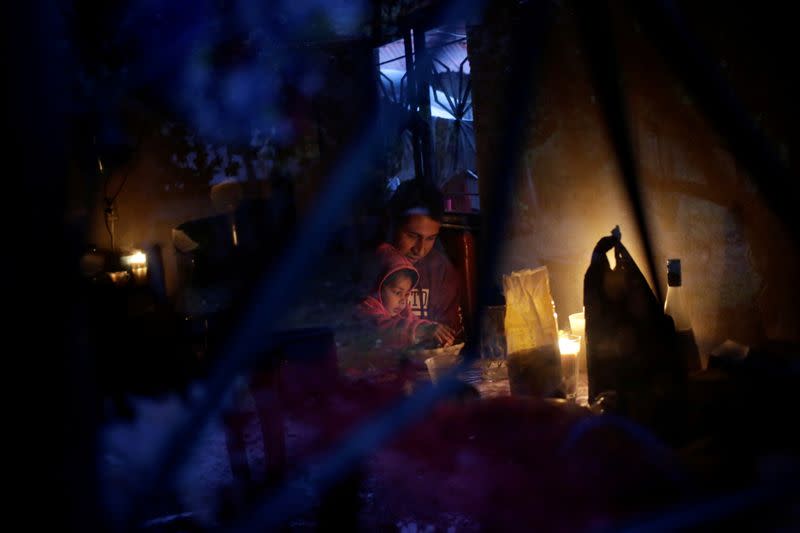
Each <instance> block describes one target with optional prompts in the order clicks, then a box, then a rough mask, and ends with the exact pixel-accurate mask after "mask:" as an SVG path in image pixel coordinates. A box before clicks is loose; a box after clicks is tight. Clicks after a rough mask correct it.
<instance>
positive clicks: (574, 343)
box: [558, 333, 581, 358]
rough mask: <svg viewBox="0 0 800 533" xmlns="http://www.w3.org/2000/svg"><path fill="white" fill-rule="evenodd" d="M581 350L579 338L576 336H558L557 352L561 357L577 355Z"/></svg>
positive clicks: (565, 334)
mask: <svg viewBox="0 0 800 533" xmlns="http://www.w3.org/2000/svg"><path fill="white" fill-rule="evenodd" d="M580 349H581V340H580V337H578V336H576V335H569V334H567V333H559V334H558V350H559V352H561V357H562V358H563V357H564V356H565V355H573V356H575V355H578V352H579V351H580Z"/></svg>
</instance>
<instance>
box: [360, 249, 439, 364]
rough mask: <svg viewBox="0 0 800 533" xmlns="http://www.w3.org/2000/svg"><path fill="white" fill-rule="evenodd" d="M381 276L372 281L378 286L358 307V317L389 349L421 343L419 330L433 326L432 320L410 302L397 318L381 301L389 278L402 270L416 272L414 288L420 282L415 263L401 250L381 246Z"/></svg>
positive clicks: (377, 264) (379, 271)
mask: <svg viewBox="0 0 800 533" xmlns="http://www.w3.org/2000/svg"><path fill="white" fill-rule="evenodd" d="M375 255H376V264H375V265H373V266H374V267H375V268H377V275H376V276H374V277H373V278H372V279H374V280H375V281H376V283H375V284H374V285H373V286H372V288H371V291H370V293H369V296H367V297H366V298H364V299H363V300H362V301H361V302H360V303H359V304H358V306H357V307H356V313H355V314H356V317H357V318H358V319H359V320H361V321H363V322H365V323H367V324H369V325H370V326H373V327H375V328H376V329H377V331H378V334H379V335H380V337H381V339H382V340H383V344H384V346H385V347H387V348H403V347H406V346H410V345H412V344H414V343H415V342H416V341H417V336H416V334H417V328H419V327H420V326H422V325H424V324H431V323H432V322H431V321H429V320H423V319H421V318H419V317H417V316H416V315H414V313H412V312H411V304H410V302H408V303H407V304H406V307H405V309H403V310H402V311H401V312H400V313H398V314H397V315H395V316H392V315H391V314H390V313H389V311H388V310H387V309H386V308H385V307H384V305H383V302H382V300H381V287H383V283H384V282H385V281H386V278H388V277H389V276H391V275H392V274H394V273H395V272H397V271H398V270H409V271H411V272H412V273H413V285H412V288H414V287H415V286H416V285H417V282H418V281H419V272H417V269H416V268H414V265H413V264H411V261H409V260H408V259H406V258H405V257H403V256H402V255H401V254H400V253H399V252H398V251H397V250H395V249H394V248H393V247H392V246H391V245H389V244H385V243H384V244H381V245H380V246H379V247H378V250H377V252H376V254H375Z"/></svg>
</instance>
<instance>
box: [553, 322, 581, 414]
mask: <svg viewBox="0 0 800 533" xmlns="http://www.w3.org/2000/svg"><path fill="white" fill-rule="evenodd" d="M580 349H581V337H580V336H578V335H570V334H569V333H564V332H559V334H558V351H559V352H560V353H561V375H562V376H563V379H564V392H565V394H566V396H567V399H568V400H574V399H575V398H576V396H577V394H578V352H579V351H580Z"/></svg>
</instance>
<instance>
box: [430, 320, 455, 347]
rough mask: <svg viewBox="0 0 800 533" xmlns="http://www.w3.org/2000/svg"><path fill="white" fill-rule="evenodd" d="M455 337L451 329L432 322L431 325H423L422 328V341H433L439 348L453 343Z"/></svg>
mask: <svg viewBox="0 0 800 533" xmlns="http://www.w3.org/2000/svg"><path fill="white" fill-rule="evenodd" d="M455 339H456V336H455V333H454V332H453V330H452V329H450V328H449V327H447V326H445V325H444V324H439V323H438V322H434V323H433V324H425V325H424V326H422V340H433V341H436V342H437V343H439V345H441V346H450V345H451V344H453V341H455Z"/></svg>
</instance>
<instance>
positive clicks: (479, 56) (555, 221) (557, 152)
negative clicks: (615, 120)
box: [469, 3, 800, 350]
mask: <svg viewBox="0 0 800 533" xmlns="http://www.w3.org/2000/svg"><path fill="white" fill-rule="evenodd" d="M504 5H505V4H504ZM740 15H742V16H746V13H744V12H741V13H740ZM692 16H694V17H697V20H695V23H697V21H698V20H699V21H705V24H706V25H705V26H703V27H706V28H707V27H715V28H718V31H717V32H716V33H714V32H710V33H709V34H710V35H712V36H713V35H716V36H717V37H719V35H725V32H726V31H728V32H730V33H731V34H730V35H728V36H727V39H719V38H717V39H716V40H715V41H714V44H715V46H717V47H718V48H716V49H712V50H711V51H712V53H721V52H720V50H722V49H724V50H725V57H726V58H727V59H726V61H727V62H728V70H729V71H730V72H732V73H734V72H735V74H732V76H731V78H733V80H732V81H733V82H734V83H735V84H740V85H742V87H743V88H745V91H743V92H744V93H745V94H746V101H747V102H748V103H749V105H750V106H751V109H753V112H754V113H755V116H761V117H762V119H761V121H762V122H763V123H764V124H767V125H772V127H771V130H770V134H771V135H772V137H771V141H772V142H773V146H777V147H778V150H779V151H780V150H782V151H783V152H784V154H786V156H785V158H784V159H785V160H786V161H787V162H789V159H790V158H791V156H790V155H788V154H790V153H791V152H792V146H793V142H794V141H793V140H792V139H791V137H788V136H786V134H785V132H787V131H789V130H788V129H787V128H786V127H785V126H784V124H785V122H786V120H787V117H786V116H784V115H782V113H783V112H784V111H785V110H786V104H789V103H790V102H791V99H790V98H788V95H786V94H785V93H784V92H783V89H780V90H778V91H776V92H774V93H773V92H770V91H768V90H765V89H764V86H769V85H775V86H780V83H781V78H780V74H781V72H783V71H781V70H780V69H778V70H777V71H775V72H773V73H772V75H771V76H766V74H765V69H764V68H762V69H761V71H759V70H755V71H750V70H749V69H750V68H751V67H752V65H751V63H756V64H758V61H757V60H756V59H755V58H756V57H759V55H761V56H763V55H764V54H769V53H770V49H769V48H768V47H762V48H760V49H759V50H760V51H759V52H758V53H757V52H755V51H753V50H752V49H750V50H749V52H748V53H747V54H745V56H744V57H743V60H742V61H741V62H738V59H739V55H738V53H737V50H738V48H737V45H743V46H745V47H749V46H750V45H752V44H753V43H752V39H749V40H748V42H740V41H739V40H737V39H736V38H735V34H736V32H737V31H738V30H739V29H741V26H737V25H734V24H733V22H732V21H731V20H726V19H725V18H722V19H718V18H715V17H714V11H713V10H709V11H708V12H702V13H692ZM703 17H705V18H703ZM513 19H514V16H513V8H508V9H503V7H502V6H500V7H497V8H495V10H494V11H493V12H492V11H490V16H489V17H488V18H487V20H486V22H485V24H483V25H482V26H479V27H474V28H472V29H471V31H470V35H469V47H470V60H471V64H472V72H473V91H474V93H473V94H474V105H475V112H476V119H475V120H476V121H475V127H476V136H477V142H478V165H479V170H480V175H481V176H482V177H484V176H488V175H489V172H490V169H491V168H492V164H493V161H492V156H493V154H495V153H497V149H496V143H498V142H499V140H500V139H502V133H503V131H504V130H503V128H504V124H503V123H502V116H503V114H502V113H503V110H504V106H506V105H509V102H508V101H507V99H506V98H504V95H506V94H507V92H508V91H507V90H504V89H503V87H504V83H506V80H507V79H508V75H509V73H508V70H507V66H508V64H509V58H510V57H511V48H510V47H511V40H510V35H509V34H510V31H509V28H510V22H511V21H512V20H513ZM614 20H615V35H616V40H617V42H616V44H617V47H618V50H619V54H620V61H621V65H622V67H623V75H622V79H623V86H624V90H625V93H626V100H627V103H628V112H629V120H630V124H631V128H632V132H633V142H634V148H635V149H636V153H637V158H638V163H639V173H640V178H641V179H642V184H643V186H644V187H643V188H644V196H645V203H646V207H647V212H648V216H649V217H650V223H651V226H652V228H651V231H652V234H653V237H654V241H655V243H654V244H655V247H656V250H655V251H656V256H657V257H656V264H657V265H659V266H660V265H665V263H666V259H667V258H668V257H680V258H682V260H683V269H684V285H685V286H686V288H687V292H688V296H689V306H690V311H691V314H692V318H693V320H694V324H695V329H696V330H697V333H698V336H699V337H700V342H701V344H702V346H701V348H702V349H705V350H707V349H708V348H710V347H712V346H713V345H714V344H716V343H719V342H721V341H723V340H725V339H726V338H731V339H734V340H738V341H740V342H745V343H754V342H758V341H760V340H763V339H764V338H765V337H769V338H792V339H795V340H796V339H797V335H798V331H797V327H796V326H797V324H798V318H800V317H798V313H797V310H796V306H795V305H794V304H793V302H794V301H795V300H796V297H797V295H798V282H797V280H796V276H794V275H793V274H792V272H796V271H797V266H798V250H797V246H796V244H793V243H792V241H791V239H790V238H789V236H788V234H787V233H786V231H785V230H784V228H783V226H782V225H781V223H780V221H779V220H778V219H777V217H776V216H775V215H774V214H773V212H772V211H771V210H770V209H769V207H768V205H767V204H766V203H765V202H764V200H763V198H762V197H761V196H760V195H759V194H758V193H757V191H756V186H755V182H754V181H753V180H754V179H756V178H753V177H752V176H749V175H748V174H747V172H746V171H745V169H744V168H743V167H742V165H741V164H739V162H738V161H737V157H736V154H734V153H732V151H731V150H730V149H729V148H728V146H727V144H726V142H725V141H724V139H723V138H721V137H720V136H719V135H718V134H717V132H716V131H715V129H714V127H713V125H712V124H711V123H710V122H709V121H708V120H707V119H706V117H705V115H704V114H703V112H702V109H701V108H700V107H699V105H698V104H697V103H696V102H695V101H694V100H693V99H692V98H691V96H690V94H689V93H688V91H687V90H686V88H685V87H683V86H682V84H681V83H680V82H679V81H678V80H677V79H676V77H675V76H674V74H673V73H672V71H670V70H669V68H668V66H667V64H666V63H665V62H664V61H663V60H662V58H661V57H660V55H659V54H658V52H657V51H656V49H655V48H654V47H652V46H651V45H650V44H649V41H648V39H647V38H646V35H645V34H644V33H643V32H642V28H641V27H639V26H638V25H637V24H635V23H634V21H633V20H632V19H631V18H629V17H628V16H627V15H626V14H625V13H623V12H622V11H621V10H617V11H616V12H615V19H614ZM735 20H736V21H737V24H739V25H741V24H742V22H743V20H746V19H741V18H738V19H735ZM726 24H728V25H729V26H726ZM704 35H705V34H704ZM547 43H548V44H547V47H546V48H545V50H544V54H545V55H544V58H543V64H542V68H541V70H540V71H539V72H538V73H537V79H538V81H537V82H536V83H535V92H532V93H531V103H532V106H531V109H530V110H529V111H528V113H529V114H528V119H529V128H528V140H527V141H526V143H525V148H524V150H523V153H522V161H521V162H520V170H519V173H518V175H517V178H516V181H517V185H516V188H515V191H516V193H515V195H514V200H513V205H512V223H511V228H510V230H509V234H508V236H507V243H508V246H507V252H506V258H505V259H504V263H503V271H506V272H507V271H509V270H513V269H517V268H524V267H530V266H538V265H540V264H545V265H547V266H548V267H549V268H550V271H551V280H552V282H553V292H554V298H555V300H556V307H557V310H558V311H559V314H560V315H566V314H567V313H571V312H574V311H576V310H579V309H580V305H581V296H580V294H581V287H582V276H583V272H584V271H585V269H586V267H587V266H588V261H589V257H590V254H591V249H592V247H593V246H594V244H595V242H596V241H597V239H599V238H600V237H601V236H603V235H605V234H607V233H608V231H609V230H610V229H611V228H612V227H613V226H614V225H615V224H620V226H621V228H622V232H623V242H625V243H626V244H627V246H628V248H629V249H630V250H631V251H632V253H633V254H634V258H635V259H636V260H637V263H638V264H639V265H640V266H641V267H642V268H643V269H644V267H645V261H644V256H643V255H642V251H641V246H640V242H639V236H638V230H637V228H636V225H635V223H634V222H633V217H632V213H631V209H630V205H629V203H628V201H627V199H626V196H625V194H624V191H623V189H622V187H621V185H620V180H619V175H618V169H617V163H616V160H615V158H614V155H613V152H612V151H611V145H610V141H609V138H608V135H607V133H606V129H605V125H604V122H603V119H602V114H601V113H600V108H599V103H598V101H597V95H596V94H595V92H594V90H593V88H592V86H591V83H590V79H589V76H588V74H587V69H586V63H585V61H586V59H585V56H586V54H585V53H584V51H583V50H582V49H581V47H580V44H579V43H580V41H579V39H578V34H577V29H576V24H575V18H574V12H573V11H572V9H571V8H570V4H568V3H564V4H562V5H561V7H559V8H558V9H557V10H556V13H555V21H554V25H553V26H552V29H551V34H550V36H549V37H548V41H547ZM724 47H727V48H724ZM766 61H767V62H768V63H770V59H767V60H766ZM773 62H774V60H773ZM773 66H774V65H773ZM748 72H756V73H761V74H764V76H762V77H760V78H759V80H758V82H757V83H755V84H753V83H752V82H753V80H752V79H748V78H747V76H746V73H748ZM775 75H778V77H777V78H775ZM753 85H755V90H753V91H750V92H748V91H747V90H746V89H747V87H749V86H753ZM738 88H739V87H738V85H737V89H738ZM781 95H782V96H786V97H787V98H788V99H786V100H783V101H775V100H776V99H777V98H779V96H781ZM764 99H767V100H771V101H770V103H769V104H768V105H767V104H764V103H762V102H763V101H764ZM525 104H526V103H525V102H515V103H513V104H512V105H515V106H517V107H518V109H519V112H524V107H525ZM781 135H783V137H781ZM794 146H796V144H794ZM487 185H489V186H487ZM481 193H482V204H483V205H485V202H484V200H485V199H486V198H485V197H487V196H488V194H490V193H491V187H490V184H487V183H486V182H484V183H483V188H482V190H481ZM651 279H655V281H653V282H654V283H659V284H661V286H665V285H666V280H665V279H664V273H663V272H658V273H657V277H656V278H652V277H651Z"/></svg>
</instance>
